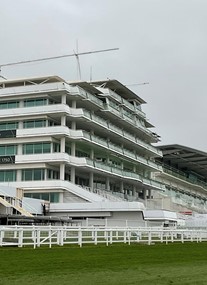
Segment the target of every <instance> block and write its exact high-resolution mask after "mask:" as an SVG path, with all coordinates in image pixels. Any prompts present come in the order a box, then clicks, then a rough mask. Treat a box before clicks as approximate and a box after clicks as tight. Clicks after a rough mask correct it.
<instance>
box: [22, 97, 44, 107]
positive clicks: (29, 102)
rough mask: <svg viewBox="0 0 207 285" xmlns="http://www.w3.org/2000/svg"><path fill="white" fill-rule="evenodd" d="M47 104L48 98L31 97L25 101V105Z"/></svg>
mask: <svg viewBox="0 0 207 285" xmlns="http://www.w3.org/2000/svg"><path fill="white" fill-rule="evenodd" d="M43 105H47V99H46V98H37V99H29V100H25V101H24V107H35V106H43Z"/></svg>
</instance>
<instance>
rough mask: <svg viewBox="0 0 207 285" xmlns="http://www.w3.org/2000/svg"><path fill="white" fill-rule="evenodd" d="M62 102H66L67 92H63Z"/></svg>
mask: <svg viewBox="0 0 207 285" xmlns="http://www.w3.org/2000/svg"><path fill="white" fill-rule="evenodd" d="M61 103H62V104H66V94H62V96H61Z"/></svg>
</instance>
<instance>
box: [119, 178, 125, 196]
mask: <svg viewBox="0 0 207 285" xmlns="http://www.w3.org/2000/svg"><path fill="white" fill-rule="evenodd" d="M120 192H121V193H124V182H123V181H121V182H120ZM124 194H125V193H124Z"/></svg>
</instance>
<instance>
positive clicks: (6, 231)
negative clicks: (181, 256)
mask: <svg viewBox="0 0 207 285" xmlns="http://www.w3.org/2000/svg"><path fill="white" fill-rule="evenodd" d="M187 241H188V242H189V241H190V242H202V241H207V230H188V229H182V230H181V229H165V228H93V227H90V228H89V227H88V228H74V227H73V228H72V227H64V226H63V227H57V226H1V227H0V246H1V247H2V246H18V247H23V246H32V247H34V248H36V247H40V246H42V245H47V246H49V247H52V245H59V246H63V245H68V244H76V245H79V246H80V247H81V246H82V245H84V244H95V245H97V244H100V243H103V244H106V245H109V244H113V243H127V244H131V243H146V244H148V245H151V244H154V243H158V242H160V243H166V244H167V243H169V242H182V243H184V242H187Z"/></svg>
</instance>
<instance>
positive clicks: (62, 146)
mask: <svg viewBox="0 0 207 285" xmlns="http://www.w3.org/2000/svg"><path fill="white" fill-rule="evenodd" d="M60 152H65V137H63V138H61V140H60Z"/></svg>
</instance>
